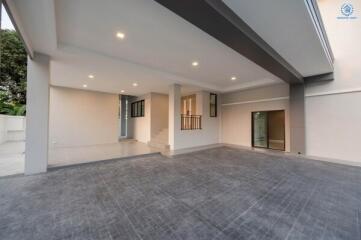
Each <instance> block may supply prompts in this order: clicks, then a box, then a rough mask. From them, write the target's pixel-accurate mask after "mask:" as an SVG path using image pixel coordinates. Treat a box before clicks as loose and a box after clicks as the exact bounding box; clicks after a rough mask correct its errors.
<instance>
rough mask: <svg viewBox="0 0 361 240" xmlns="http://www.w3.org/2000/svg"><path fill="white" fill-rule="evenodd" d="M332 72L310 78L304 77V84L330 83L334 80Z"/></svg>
mask: <svg viewBox="0 0 361 240" xmlns="http://www.w3.org/2000/svg"><path fill="white" fill-rule="evenodd" d="M334 78H335V77H334V75H333V72H330V73H324V74H320V75H314V76H310V77H305V78H304V81H305V83H311V82H324V81H332V80H334Z"/></svg>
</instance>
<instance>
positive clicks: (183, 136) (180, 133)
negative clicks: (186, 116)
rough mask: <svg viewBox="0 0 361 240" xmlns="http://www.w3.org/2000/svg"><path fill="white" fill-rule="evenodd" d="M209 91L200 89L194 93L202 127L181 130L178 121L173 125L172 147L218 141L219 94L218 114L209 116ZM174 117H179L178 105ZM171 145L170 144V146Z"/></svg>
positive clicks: (176, 148) (209, 143)
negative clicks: (173, 140)
mask: <svg viewBox="0 0 361 240" xmlns="http://www.w3.org/2000/svg"><path fill="white" fill-rule="evenodd" d="M209 94H210V93H209V92H206V91H201V92H198V93H197V94H196V102H197V107H196V109H197V115H202V129H199V130H181V126H180V123H179V125H177V126H175V130H174V132H175V134H174V135H175V143H174V146H173V149H171V150H180V149H184V148H192V147H200V146H206V145H211V144H217V143H219V134H220V131H219V130H220V129H219V124H220V119H221V113H220V96H218V116H217V117H214V118H213V117H210V116H209V98H210V97H209ZM179 110H180V111H178V112H176V113H175V114H176V117H178V118H180V115H181V109H180V106H179ZM171 147H172V146H171Z"/></svg>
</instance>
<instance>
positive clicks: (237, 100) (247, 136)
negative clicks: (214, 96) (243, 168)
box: [221, 84, 290, 151]
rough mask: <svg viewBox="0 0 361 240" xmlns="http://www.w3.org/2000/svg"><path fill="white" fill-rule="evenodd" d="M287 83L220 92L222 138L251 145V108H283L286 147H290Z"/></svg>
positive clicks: (228, 142)
mask: <svg viewBox="0 0 361 240" xmlns="http://www.w3.org/2000/svg"><path fill="white" fill-rule="evenodd" d="M288 97H289V86H288V85H287V84H280V85H272V86H267V87H262V88H257V89H250V90H244V91H238V92H233V93H226V94H222V96H221V99H222V111H221V112H222V121H221V133H222V134H221V142H223V143H227V144H235V145H240V146H246V147H251V146H252V112H256V111H273V110H285V130H286V136H285V137H286V151H290V126H289V99H288Z"/></svg>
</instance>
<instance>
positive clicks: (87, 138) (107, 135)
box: [49, 86, 119, 148]
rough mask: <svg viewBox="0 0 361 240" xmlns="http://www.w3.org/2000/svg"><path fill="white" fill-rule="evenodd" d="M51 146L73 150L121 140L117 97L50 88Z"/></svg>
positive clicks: (114, 95)
mask: <svg viewBox="0 0 361 240" xmlns="http://www.w3.org/2000/svg"><path fill="white" fill-rule="evenodd" d="M49 110H50V111H49V147H50V148H52V147H72V146H86V145H96V144H106V143H115V142H117V141H118V132H119V125H118V111H119V100H118V95H116V94H107V93H100V92H93V91H83V90H77V89H71V88H63V87H54V86H52V87H50V109H49Z"/></svg>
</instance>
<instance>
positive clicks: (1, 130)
mask: <svg viewBox="0 0 361 240" xmlns="http://www.w3.org/2000/svg"><path fill="white" fill-rule="evenodd" d="M7 132H8V130H7V116H6V115H0V144H2V143H4V142H6V140H7Z"/></svg>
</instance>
